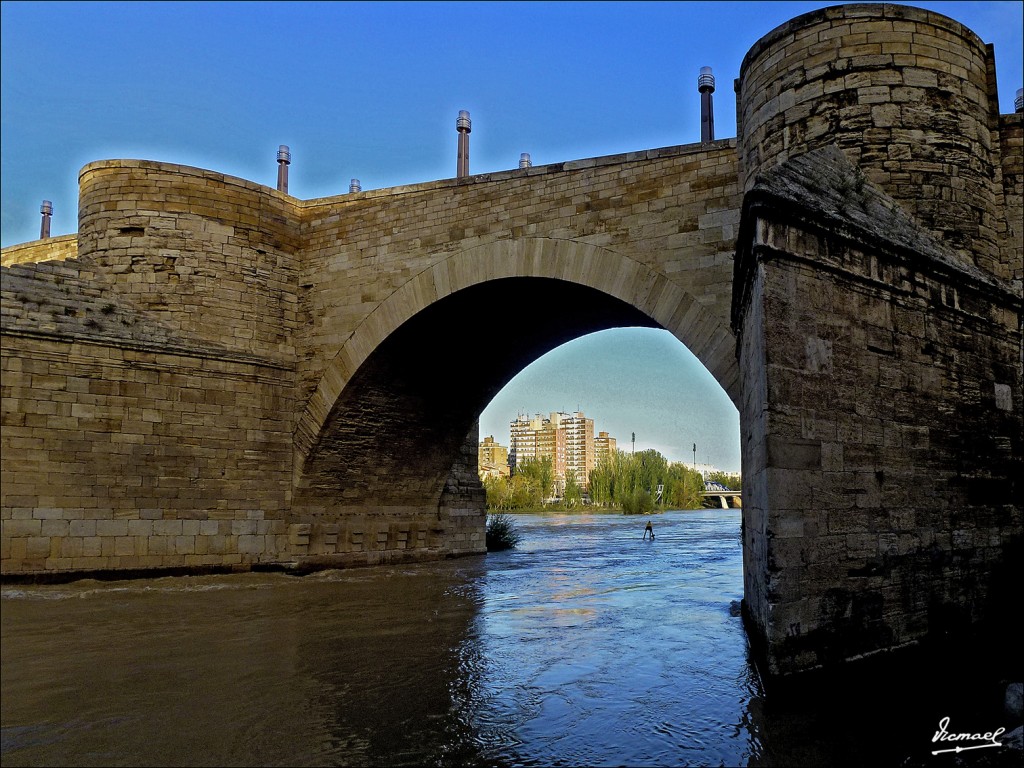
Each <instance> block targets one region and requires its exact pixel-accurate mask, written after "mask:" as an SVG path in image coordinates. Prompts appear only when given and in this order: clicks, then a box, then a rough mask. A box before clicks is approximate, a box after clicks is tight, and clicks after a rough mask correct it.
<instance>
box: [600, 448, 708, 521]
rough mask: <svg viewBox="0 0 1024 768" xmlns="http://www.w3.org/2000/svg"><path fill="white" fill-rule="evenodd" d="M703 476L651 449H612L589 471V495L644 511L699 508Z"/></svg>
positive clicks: (608, 503)
mask: <svg viewBox="0 0 1024 768" xmlns="http://www.w3.org/2000/svg"><path fill="white" fill-rule="evenodd" d="M703 492H704V478H703V476H702V475H701V474H700V472H695V471H694V470H692V469H687V468H686V467H685V466H683V465H682V464H669V461H668V459H666V458H665V457H664V456H662V455H661V454H660V453H658V452H657V451H655V450H646V451H640V452H639V453H626V452H625V451H621V450H619V451H615V453H613V454H610V455H609V456H608V457H607V458H605V459H603V460H602V461H601V462H600V463H599V464H598V466H597V467H595V469H594V470H593V471H592V472H591V473H590V499H591V501H592V502H593V503H594V504H598V505H601V506H605V507H622V509H623V511H624V512H633V513H637V514H645V513H647V512H650V511H652V510H653V509H655V508H659V509H700V507H701V494H702V493H703Z"/></svg>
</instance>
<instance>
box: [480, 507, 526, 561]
mask: <svg viewBox="0 0 1024 768" xmlns="http://www.w3.org/2000/svg"><path fill="white" fill-rule="evenodd" d="M485 538H486V543H487V551H488V552H501V551H502V550H505V549H515V547H516V545H517V544H519V539H520V534H519V531H518V530H516V526H515V522H514V521H513V520H512V518H511V517H509V516H508V515H506V514H505V513H504V512H498V513H496V514H493V515H489V516H488V518H487V530H486V536H485Z"/></svg>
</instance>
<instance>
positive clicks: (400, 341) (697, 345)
mask: <svg viewBox="0 0 1024 768" xmlns="http://www.w3.org/2000/svg"><path fill="white" fill-rule="evenodd" d="M510 302H511V303H512V304H514V305H518V306H519V307H520V311H519V312H518V313H517V314H516V316H515V317H513V318H509V319H508V320H507V321H501V322H500V323H499V324H498V325H497V326H494V325H490V326H487V327H486V328H480V327H478V325H477V324H475V321H473V320H472V319H471V318H473V316H474V314H476V315H479V313H481V312H483V311H485V310H486V308H488V307H489V308H491V310H493V309H495V308H496V307H499V306H502V305H504V304H508V303H510ZM628 325H633V326H649V327H659V328H664V329H666V330H668V331H669V332H671V333H672V334H673V335H674V336H675V337H676V338H678V339H679V340H680V341H682V342H683V343H684V344H686V346H687V347H688V348H689V349H690V350H691V351H692V352H693V353H694V354H695V355H696V357H697V358H698V359H699V360H700V361H701V362H702V363H703V364H704V365H705V366H706V367H707V368H708V370H709V371H710V372H711V374H712V375H713V376H714V377H715V379H716V380H717V381H718V382H719V383H720V384H721V385H722V387H723V389H725V391H726V392H727V393H728V394H729V396H730V398H731V399H732V400H733V402H734V403H735V402H737V399H738V393H739V376H738V370H737V363H736V358H735V353H734V349H735V339H734V337H733V336H732V333H731V331H730V330H729V328H728V324H727V322H726V321H725V320H724V319H723V318H719V317H716V316H715V315H714V314H713V313H712V312H711V311H710V310H709V309H707V308H706V307H705V306H703V305H702V304H701V303H700V301H698V300H697V298H696V297H695V296H694V295H692V294H691V293H689V292H688V291H687V290H686V288H685V287H684V286H682V285H680V284H679V283H678V282H675V281H673V280H672V279H671V278H669V277H667V276H666V275H665V274H663V273H661V272H659V271H657V270H655V269H652V268H651V267H650V266H648V265H646V264H644V263H642V262H640V261H639V260H637V259H635V258H632V257H631V256H629V255H624V254H622V253H618V252H616V251H613V250H610V249H607V248H602V247H600V246H597V245H593V244H590V243H587V242H582V241H578V240H569V239H557V238H547V237H535V238H520V239H514V240H499V241H492V242H489V243H485V244H482V245H477V246H474V247H471V248H467V249H463V250H461V251H458V252H456V253H453V254H451V255H449V256H447V257H445V258H443V259H441V260H439V261H437V262H435V263H434V264H433V265H432V266H430V267H428V268H427V269H424V270H422V271H421V272H420V273H418V274H417V275H415V276H414V277H412V278H411V279H409V280H408V281H407V282H406V283H404V284H403V285H402V286H401V287H399V288H398V289H397V290H395V292H394V293H393V294H392V295H391V296H390V297H389V298H388V299H386V300H385V301H383V302H382V303H381V304H380V305H379V306H378V307H377V308H376V309H375V310H374V311H373V312H371V313H370V314H369V315H368V316H367V317H366V318H365V319H364V320H363V321H362V322H361V323H360V324H359V326H358V327H357V328H356V330H355V331H354V332H353V333H352V335H351V336H350V337H349V338H348V339H347V340H346V341H345V343H344V344H343V345H342V347H341V348H340V350H339V351H338V353H337V354H336V355H335V356H334V358H333V359H332V360H331V361H330V363H329V364H328V365H327V367H326V369H325V370H324V373H323V375H322V376H321V377H320V380H319V383H318V385H317V387H316V389H315V391H314V393H313V395H312V396H311V398H310V400H309V402H308V404H307V407H306V409H305V411H304V413H303V414H302V415H301V417H300V419H299V423H298V428H297V431H296V445H295V447H296V453H295V458H296V461H295V487H296V491H297V498H298V499H301V498H302V496H303V495H304V494H305V495H308V494H309V493H311V492H312V493H313V494H314V495H315V496H321V497H324V496H329V495H331V494H341V495H342V496H344V497H346V498H347V499H349V500H350V501H351V503H353V504H358V505H360V506H364V505H365V504H366V503H367V502H368V501H370V500H371V499H372V500H373V501H375V502H376V503H379V504H383V505H384V506H406V505H408V504H412V503H413V501H414V499H415V498H419V499H420V500H421V501H422V500H423V499H425V498H429V499H437V498H438V497H439V494H440V493H441V490H442V486H443V480H444V476H445V475H446V473H447V471H448V469H449V468H450V466H451V461H452V457H453V456H454V455H455V454H457V453H458V450H459V448H460V447H462V446H464V445H465V444H466V443H467V441H468V438H467V433H468V432H469V431H470V430H475V426H476V419H477V417H478V416H479V413H480V411H481V410H482V409H483V407H485V406H486V404H487V402H489V401H490V399H491V398H492V397H493V396H494V394H496V393H497V391H498V390H500V388H501V387H502V386H504V385H505V384H506V383H507V382H508V381H509V380H510V379H511V378H512V377H513V376H514V375H515V374H516V373H518V372H519V371H520V370H522V368H523V367H525V366H526V365H528V364H529V363H530V362H532V361H533V360H535V359H536V358H537V357H539V356H540V355H542V354H544V353H545V352H547V351H550V350H551V349H553V348H555V347H556V346H559V345H560V344H562V343H565V342H567V341H570V340H571V339H573V338H577V337H578V336H581V335H583V334H585V333H590V332H594V331H598V330H605V329H607V328H613V327H621V326H628ZM442 333H448V334H451V338H450V340H449V341H448V343H447V344H445V343H444V342H443V341H441V340H439V339H438V338H437V336H438V334H442ZM489 346H494V347H495V350H493V351H487V350H486V349H485V348H486V347H489ZM429 350H433V351H429ZM430 355H434V358H433V359H432V358H431V357H430ZM450 355H453V356H456V357H457V356H459V355H469V356H471V357H473V359H474V363H473V365H474V366H480V367H482V370H481V372H480V373H479V374H477V373H472V374H470V373H468V367H467V366H466V365H460V364H453V363H452V360H451V359H448V360H447V362H446V360H444V359H441V358H448V357H449V356H450ZM432 360H433V362H432ZM410 367H411V368H413V369H419V370H418V371H417V370H410ZM467 376H468V377H471V378H472V379H473V382H472V383H470V382H468V381H461V380H458V381H457V380H456V379H457V378H458V377H467ZM399 379H401V380H402V381H404V382H405V383H406V384H408V386H407V387H406V388H405V390H404V391H403V386H402V384H401V383H399V381H398V380H399ZM430 379H433V380H434V381H433V383H431V382H430V381H427V380H430ZM385 381H386V382H387V388H388V391H387V393H385V390H384V387H383V385H384V382H385ZM445 387H449V388H453V389H452V393H451V394H448V395H444V394H442V393H441V392H440V390H441V389H443V388H445ZM417 388H420V389H422V391H420V392H416V391H414V390H416V389H417ZM396 389H397V390H399V392H398V393H397V394H396V392H395V390H396ZM456 393H457V394H456ZM453 398H464V399H465V400H466V401H467V402H463V403H460V404H458V406H456V405H455V404H453V403H452V402H451V400H452V399H453ZM388 399H390V402H385V401H386V400H388ZM441 402H445V403H447V404H446V405H445V406H443V407H444V408H445V409H447V410H446V416H444V417H442V416H439V415H435V416H434V417H432V418H434V419H435V420H436V419H438V418H449V419H451V420H452V422H451V423H448V424H447V425H446V426H445V427H444V429H442V428H441V426H440V425H439V424H434V425H433V426H432V427H429V428H427V427H426V426H425V425H424V424H420V425H419V426H418V427H408V422H407V421H406V420H408V419H414V420H415V419H416V418H417V414H415V413H414V409H416V408H420V409H432V408H438V407H440V406H439V403H441ZM391 409H397V410H395V411H394V413H393V414H392V410H391ZM391 416H393V418H394V423H393V424H392V427H393V428H392V429H391V430H389V429H387V428H383V429H382V427H383V426H384V425H382V423H381V421H380V420H381V419H384V420H387V419H388V418H391ZM419 417H420V418H424V419H425V418H426V417H423V416H422V412H421V413H420V415H419ZM361 419H373V420H374V423H373V424H372V429H371V428H370V427H371V424H370V423H368V422H367V423H365V425H364V426H365V427H366V430H365V432H363V433H362V434H360V428H359V426H358V425H359V424H360V423H361ZM403 422H405V424H406V426H407V427H408V434H405V435H404V436H402V437H399V435H400V434H401V433H402V432H403V428H402V423H403ZM353 425H357V426H353ZM417 429H421V430H424V431H423V432H422V436H421V437H420V438H418V439H419V440H421V443H420V444H419V445H418V446H417V448H416V449H415V450H417V451H422V450H424V446H433V447H434V448H436V450H437V452H438V453H439V454H446V456H443V457H442V456H439V457H438V461H437V462H436V465H435V464H432V465H431V466H430V467H429V471H428V468H426V467H421V468H420V472H419V473H410V472H408V471H403V470H402V468H401V467H400V466H399V465H400V464H402V463H403V462H404V461H407V460H409V457H408V453H409V452H410V451H412V450H413V442H414V441H415V440H416V439H417V438H415V435H414V434H413V433H415V432H416V430H417ZM441 432H444V435H442V434H441ZM426 435H429V438H428V437H426ZM471 439H472V440H473V441H474V443H475V440H476V436H475V434H474V435H472V436H471ZM389 440H392V441H394V440H397V442H396V443H395V444H393V445H391V446H390V447H389V446H388V445H386V444H385V443H386V442H387V441H389ZM370 442H373V443H374V445H373V447H372V450H371V446H370V445H369V443H370ZM396 451H397V453H396ZM359 452H366V454H367V455H373V456H374V457H375V459H374V460H375V461H380V460H381V458H382V457H383V461H384V464H385V466H381V467H378V468H377V473H376V474H386V475H387V476H390V477H393V478H400V482H401V483H403V484H406V485H407V486H408V487H407V488H406V489H405V490H404V491H399V490H398V489H391V490H388V491H384V490H382V488H381V487H380V486H379V485H376V486H374V484H373V483H370V484H367V483H366V480H365V478H366V477H368V476H370V477H372V476H373V475H374V474H375V473H374V472H373V469H372V468H370V467H360V469H359V472H358V473H357V472H356V471H354V470H353V471H352V472H348V471H346V469H345V465H347V464H348V462H350V461H352V460H353V455H354V454H356V453H359ZM474 458H475V455H474ZM446 462H447V463H446ZM428 463H430V462H428ZM406 469H408V468H406ZM423 472H426V473H427V474H432V475H433V476H434V482H430V481H428V479H427V477H426V476H425V475H424V474H423ZM413 475H416V476H415V477H414V476H413ZM428 485H429V487H427V486H428ZM357 486H360V487H357ZM318 491H319V492H318ZM320 492H322V493H320Z"/></svg>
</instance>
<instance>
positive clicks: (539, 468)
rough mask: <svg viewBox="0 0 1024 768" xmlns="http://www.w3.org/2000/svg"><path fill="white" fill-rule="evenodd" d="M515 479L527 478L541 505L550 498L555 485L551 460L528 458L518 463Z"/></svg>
mask: <svg viewBox="0 0 1024 768" xmlns="http://www.w3.org/2000/svg"><path fill="white" fill-rule="evenodd" d="M515 477H522V478H525V480H526V482H527V483H528V484H529V486H530V488H531V492H532V493H535V494H536V496H537V504H538V505H539V504H540V503H541V502H542V501H543V500H544V499H547V498H550V497H551V494H552V491H553V489H554V484H555V471H554V468H553V466H552V462H551V458H550V457H548V456H546V457H544V458H541V459H534V458H526V459H523V460H522V461H520V462H517V463H516V473H515Z"/></svg>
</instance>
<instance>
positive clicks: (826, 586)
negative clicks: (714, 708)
mask: <svg viewBox="0 0 1024 768" xmlns="http://www.w3.org/2000/svg"><path fill="white" fill-rule="evenodd" d="M764 216H768V217H771V214H770V213H768V212H765V213H764ZM755 239H756V242H757V245H756V246H755V250H759V252H760V257H759V258H758V259H757V261H758V267H757V269H756V270H755V271H754V272H752V273H750V278H749V285H750V294H749V296H750V304H749V305H747V310H746V314H745V318H744V321H743V333H742V337H741V349H742V353H741V354H743V355H744V357H745V359H746V360H747V361H749V362H745V366H751V367H750V368H747V369H746V370H748V371H749V372H750V378H749V381H747V380H746V379H745V388H744V401H743V409H744V423H745V424H750V420H751V419H754V420H756V419H763V421H764V432H763V434H762V435H760V436H759V439H757V440H753V441H750V443H749V444H748V442H746V441H745V443H744V446H743V449H744V454H743V458H744V470H745V471H746V470H747V468H748V467H753V469H754V471H753V472H752V473H751V474H750V476H749V477H748V476H746V475H745V477H744V502H745V506H744V533H743V535H744V548H745V553H744V557H745V563H746V570H747V574H746V578H745V588H746V592H745V597H744V600H745V602H746V603H747V606H746V609H747V613H748V615H749V617H750V618H751V619H752V623H753V625H754V627H756V628H757V629H756V630H755V631H756V632H757V633H758V634H760V635H761V641H762V642H763V643H765V644H766V645H767V646H768V647H770V648H771V649H772V650H771V653H770V665H771V672H773V673H775V674H780V673H781V674H785V673H788V672H792V671H795V670H799V669H807V668H810V667H814V666H821V665H830V664H834V663H836V662H839V661H842V660H845V659H849V658H854V657H857V656H859V655H862V654H870V653H873V652H876V651H878V650H881V649H891V648H896V647H900V646H903V645H907V644H912V643H916V642H920V641H921V640H923V639H925V638H927V637H941V636H943V635H944V634H946V633H947V632H954V631H965V630H966V628H967V627H969V626H971V625H972V623H975V622H977V621H978V620H980V619H985V618H992V617H993V616H994V615H997V614H998V613H999V612H1002V611H1004V610H1005V606H1002V605H998V604H993V602H992V597H993V595H994V594H996V593H997V592H998V591H1000V590H1002V589H1004V586H1003V585H1001V584H999V583H997V574H998V573H999V569H1000V568H1001V567H1005V565H1006V563H1007V558H1008V557H1010V556H1011V555H1010V553H1011V552H1012V551H1013V548H1014V547H1019V546H1020V540H1021V531H1022V524H1024V521H1022V510H1024V499H1022V496H1024V487H1022V484H1021V483H1020V478H1021V477H1022V476H1024V460H1022V456H1024V444H1022V443H1024V438H1022V435H1024V417H1022V410H1024V408H1022V399H1021V396H1022V391H1024V390H1022V387H1024V380H1022V372H1021V367H1020V357H1019V355H1020V349H1021V334H1020V325H1019V321H1020V300H1019V297H1018V298H1017V299H1014V298H1013V296H1012V294H1011V293H1010V292H1009V291H1005V289H1003V290H999V289H993V286H989V285H986V284H985V283H979V282H975V281H974V280H971V279H970V278H968V277H965V276H964V275H957V274H955V272H953V271H947V270H945V269H944V268H942V267H941V265H936V264H934V263H930V262H929V260H927V259H925V260H923V261H918V262H916V263H915V260H914V259H912V258H911V257H908V256H898V255H894V254H892V253H885V252H883V251H880V250H875V249H871V248H865V247H863V246H854V245H851V244H850V243H849V242H846V243H843V242H841V241H839V240H837V239H835V238H832V237H830V236H828V235H827V234H825V233H824V231H823V230H818V229H814V230H811V231H808V230H807V229H806V228H805V227H803V226H799V225H796V224H791V223H788V222H785V221H782V220H779V219H775V220H772V219H771V218H760V219H758V221H757V224H756V235H755ZM748 330H749V332H750V334H749V336H748ZM760 355H763V356H764V357H763V364H764V367H763V373H762V374H760V375H758V373H757V367H756V361H757V357H758V356H760ZM759 382H760V383H759ZM746 434H747V435H748V436H749V434H750V432H749V430H746ZM748 462H749V463H748ZM758 574H760V575H758Z"/></svg>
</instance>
